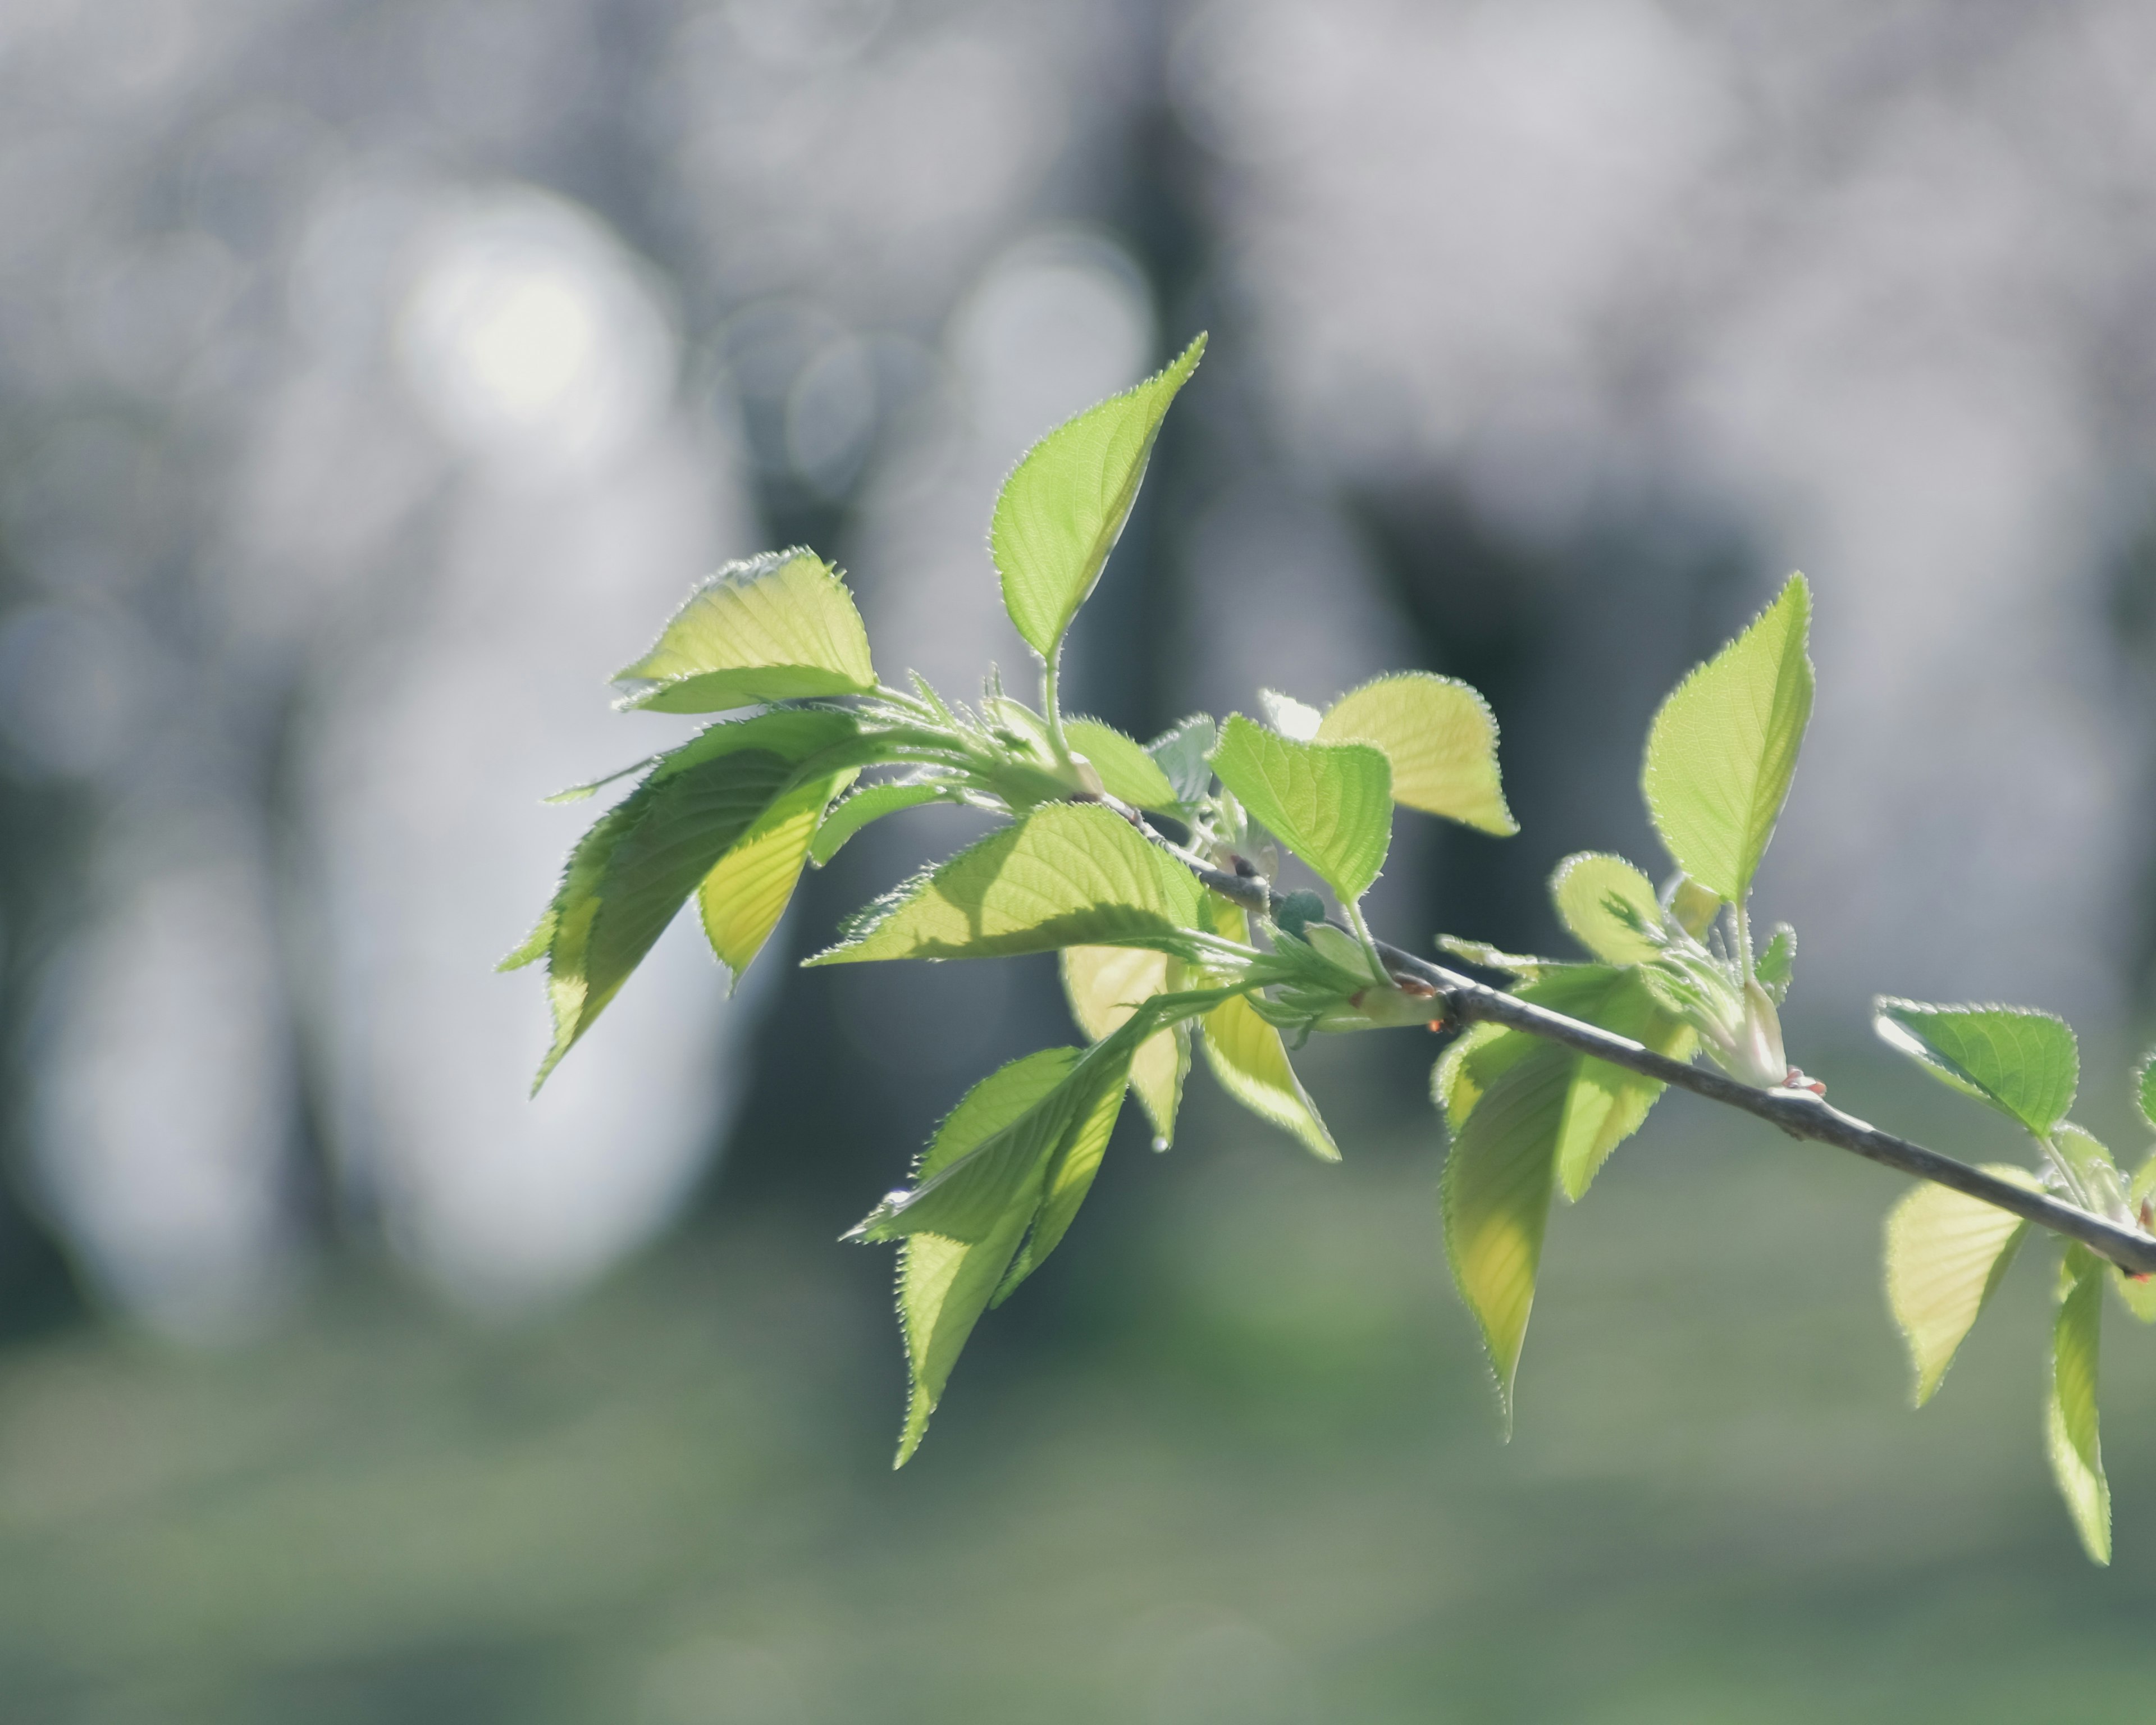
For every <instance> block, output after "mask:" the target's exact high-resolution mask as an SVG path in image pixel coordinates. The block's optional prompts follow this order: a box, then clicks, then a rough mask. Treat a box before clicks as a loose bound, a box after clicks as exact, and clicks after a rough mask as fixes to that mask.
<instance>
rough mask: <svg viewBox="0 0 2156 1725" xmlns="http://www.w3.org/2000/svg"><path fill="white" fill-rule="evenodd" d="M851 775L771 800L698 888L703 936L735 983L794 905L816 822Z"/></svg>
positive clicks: (819, 781)
mask: <svg viewBox="0 0 2156 1725" xmlns="http://www.w3.org/2000/svg"><path fill="white" fill-rule="evenodd" d="M853 777H854V772H853V769H848V770H847V771H846V772H844V773H837V774H834V776H833V777H831V778H816V779H811V780H810V781H809V782H808V783H806V784H803V785H798V786H796V787H795V788H793V789H792V790H790V791H788V792H787V793H785V794H784V795H783V796H781V797H779V798H777V799H775V800H774V801H773V803H772V804H771V806H770V807H769V808H767V809H765V810H764V811H763V813H762V814H760V815H758V816H757V819H756V822H755V824H754V825H752V826H751V827H750V828H749V829H748V830H747V832H746V833H744V834H742V836H741V838H740V839H739V840H738V841H737V842H736V844H735V845H734V846H733V848H732V849H731V850H728V851H727V852H726V855H724V856H722V857H721V858H720V859H719V860H718V861H717V862H716V864H714V865H712V868H711V873H709V874H708V875H705V876H704V878H703V880H702V882H701V884H700V885H699V886H697V888H696V903H697V906H698V908H699V909H700V910H701V911H702V912H703V918H704V935H705V937H706V939H707V940H709V941H710V942H711V951H712V952H715V953H716V954H717V955H718V959H719V962H720V963H721V964H723V965H725V966H726V968H727V970H728V971H730V972H731V973H732V976H733V980H734V982H735V983H737V984H738V983H740V981H741V978H742V973H743V972H744V971H746V970H747V968H748V967H749V963H750V961H751V960H752V959H753V958H754V957H756V955H757V953H758V952H762V950H763V943H764V942H766V941H767V940H768V939H770V938H771V931H772V930H773V929H774V928H776V927H778V919H779V918H780V917H781V916H784V915H785V914H786V907H787V906H788V904H789V903H791V902H792V901H793V889H794V886H795V885H796V884H797V883H798V881H799V880H800V879H801V870H803V868H804V867H805V866H806V865H807V864H808V846H809V842H810V840H811V839H813V838H814V834H815V832H816V827H817V823H818V822H819V821H820V820H822V819H823V818H824V809H826V808H828V807H829V804H830V801H831V798H834V797H835V796H836V795H838V793H839V792H840V791H841V790H843V789H844V788H845V786H846V785H847V784H848V783H850V781H851V780H852V778H853Z"/></svg>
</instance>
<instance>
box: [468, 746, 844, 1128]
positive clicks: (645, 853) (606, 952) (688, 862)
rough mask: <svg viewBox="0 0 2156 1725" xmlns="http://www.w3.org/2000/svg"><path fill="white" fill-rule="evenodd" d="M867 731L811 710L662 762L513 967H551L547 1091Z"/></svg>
mask: <svg viewBox="0 0 2156 1725" xmlns="http://www.w3.org/2000/svg"><path fill="white" fill-rule="evenodd" d="M857 730H858V726H857V724H856V721H855V719H854V717H853V716H852V715H850V714H849V713H844V712H836V711H814V710H802V709H790V710H786V711H778V712H772V713H765V714H763V715H761V716H758V717H757V718H753V719H744V720H742V721H737V722H736V723H731V724H721V725H714V726H711V727H710V728H708V729H707V730H706V731H705V732H702V733H701V735H700V736H698V737H696V738H694V739H693V740H692V741H690V742H688V743H685V744H684V745H683V746H682V747H680V748H679V749H676V750H675V751H673V752H671V753H670V754H668V755H666V756H664V757H661V758H660V761H659V762H658V764H657V765H655V766H654V767H653V768H652V769H651V771H650V773H649V774H647V775H646V777H645V778H644V781H643V783H640V784H639V785H638V786H637V788H635V789H634V791H632V792H631V793H629V796H628V797H626V798H624V799H623V800H622V802H620V803H618V804H617V805H616V806H615V807H614V808H613V809H609V810H608V812H607V813H606V814H604V815H603V816H601V817H600V819H599V820H598V823H597V824H595V825H594V826H593V828H592V829H591V830H590V831H589V832H588V833H587V834H585V835H584V837H583V839H581V840H580V841H579V842H578V844H577V848H576V850H574V851H572V853H571V855H570V859H569V866H568V868H567V871H566V872H565V873H564V875H563V876H562V885H561V886H560V888H559V890H558V891H557V892H556V893H555V896H554V901H553V902H552V905H550V906H548V907H547V912H546V914H545V916H542V917H541V919H540V921H539V925H538V927H536V928H535V929H534V930H533V931H532V932H531V938H530V939H528V940H527V941H526V942H525V943H524V945H523V946H522V947H520V948H519V949H518V950H517V951H516V952H513V953H511V955H510V957H508V958H507V959H505V960H504V961H503V968H516V966H517V965H520V964H526V963H531V962H532V960H534V959H535V958H536V957H539V956H540V955H541V954H542V953H543V954H544V955H545V957H546V958H547V994H548V998H549V1000H550V1002H551V1004H552V1008H553V1013H554V1043H553V1046H552V1048H551V1049H550V1050H548V1052H547V1057H546V1059H545V1060H544V1061H543V1062H542V1064H541V1065H540V1068H539V1075H538V1077H537V1078H536V1079H535V1080H534V1081H533V1088H534V1089H535V1090H536V1088H537V1087H538V1086H539V1085H540V1084H542V1083H543V1082H545V1081H546V1077H547V1074H548V1073H549V1072H551V1071H552V1070H553V1069H554V1067H555V1066H556V1065H557V1064H558V1063H559V1062H560V1060H561V1059H562V1055H565V1054H567V1052H568V1050H570V1048H571V1047H572V1046H573V1045H575V1043H576V1041H577V1039H578V1038H579V1037H581V1036H582V1035H583V1034H584V1032H585V1031H587V1030H588V1029H590V1028H591V1026H592V1024H593V1022H594V1020H596V1019H598V1015H599V1014H600V1013H601V1012H602V1011H603V1010H604V1009H605V1008H606V1005H607V1004H608V1002H609V1001H611V1000H612V999H613V997H614V995H615V994H616V993H618V992H619V989H620V988H621V985H622V984H623V983H624V982H626V981H627V980H628V979H629V975H630V973H632V972H633V971H634V969H635V968H636V967H637V965H638V964H639V963H641V962H642V960H643V958H644V954H645V953H646V952H649V951H650V950H651V947H652V945H653V943H654V942H655V941H657V939H658V938H659V937H660V934H661V933H662V932H664V931H665V927H666V925H667V924H668V923H669V922H672V921H673V920H674V916H675V913H676V912H677V911H680V908H681V906H682V904H683V903H684V901H686V900H687V898H688V896H689V895H690V893H691V892H694V891H696V890H697V888H698V886H700V884H701V882H702V881H703V880H704V877H705V876H706V875H707V874H709V873H710V872H711V870H712V869H713V868H714V867H715V866H716V865H717V864H718V862H719V860H721V858H722V857H723V856H725V855H726V852H727V851H728V850H731V848H732V847H733V846H734V845H736V844H737V843H738V842H739V841H740V840H741V839H743V838H744V837H746V836H747V834H749V833H750V831H751V830H752V829H753V828H755V827H756V825H757V822H758V821H759V820H760V819H762V817H763V816H764V815H765V814H766V813H767V811H768V810H769V809H770V808H771V806H772V804H773V803H774V802H775V801H776V800H778V798H779V797H780V796H781V795H782V794H783V793H788V792H789V791H791V790H792V789H793V788H795V786H796V785H797V783H799V782H800V774H801V773H802V772H803V768H804V763H807V762H814V761H822V760H825V759H828V758H829V757H831V756H832V755H833V754H834V753H835V752H839V751H840V750H841V749H842V747H843V746H844V744H846V743H847V742H849V741H850V739H852V738H854V737H855V735H856V733H857ZM824 782H825V783H827V784H828V783H829V779H828V778H826V779H825V781H824ZM797 871H798V870H797ZM781 908H782V909H783V904H782V906H781Z"/></svg>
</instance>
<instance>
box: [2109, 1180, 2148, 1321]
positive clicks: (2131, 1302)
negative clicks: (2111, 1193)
mask: <svg viewBox="0 0 2156 1725" xmlns="http://www.w3.org/2000/svg"><path fill="white" fill-rule="evenodd" d="M2126 1207H2127V1209H2128V1213H2129V1214H2131V1215H2133V1218H2134V1219H2135V1220H2136V1221H2137V1222H2138V1223H2139V1224H2140V1225H2141V1226H2142V1227H2143V1228H2144V1229H2145V1228H2147V1227H2148V1224H2149V1221H2150V1220H2151V1219H2152V1212H2153V1211H2156V1156H2151V1157H2150V1158H2148V1161H2146V1162H2144V1163H2142V1164H2141V1172H2140V1173H2138V1174H2136V1175H2135V1176H2134V1177H2133V1184H2132V1185H2131V1186H2129V1187H2128V1188H2127V1189H2126ZM2117 1286H2118V1293H2119V1297H2120V1298H2121V1299H2123V1300H2124V1301H2125V1302H2126V1309H2127V1310H2128V1312H2132V1313H2133V1315H2134V1316H2135V1317H2138V1318H2139V1319H2140V1320H2141V1322H2143V1323H2145V1324H2156V1276H2129V1275H2128V1273H2127V1272H2126V1271H2123V1270H2121V1271H2118V1282H2117Z"/></svg>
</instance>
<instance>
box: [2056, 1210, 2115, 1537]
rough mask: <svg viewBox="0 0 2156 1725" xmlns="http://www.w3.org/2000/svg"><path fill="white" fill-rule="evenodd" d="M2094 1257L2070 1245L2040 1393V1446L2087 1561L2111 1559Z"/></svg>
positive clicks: (2098, 1279) (2099, 1287) (2098, 1267)
mask: <svg viewBox="0 0 2156 1725" xmlns="http://www.w3.org/2000/svg"><path fill="white" fill-rule="evenodd" d="M2102 1270H2103V1266H2102V1260H2100V1259H2098V1258H2097V1256H2096V1255H2095V1254H2094V1253H2092V1252H2091V1251H2090V1250H2088V1249H2087V1247H2085V1246H2070V1247H2068V1248H2067V1250H2066V1266H2065V1271H2064V1273H2063V1275H2062V1276H2061V1299H2060V1301H2059V1312H2058V1317H2057V1320H2056V1322H2055V1323H2054V1324H2053V1326H2052V1328H2051V1376H2050V1380H2049V1383H2048V1384H2047V1386H2046V1389H2047V1393H2046V1395H2045V1398H2044V1448H2045V1451H2046V1454H2047V1455H2049V1456H2050V1458H2051V1476H2052V1478H2053V1479H2055V1480H2056V1481H2058V1486H2059V1495H2060V1496H2061V1497H2064V1498H2065V1499H2066V1510H2067V1512H2068V1513H2069V1514H2070V1515H2071V1516H2072V1517H2073V1522H2074V1531H2075V1532H2077V1533H2079V1534H2080V1535H2081V1537H2082V1548H2083V1549H2084V1550H2086V1551H2087V1553H2088V1554H2089V1558H2090V1560H2091V1561H2092V1562H2093V1563H2109V1562H2110V1561H2111V1487H2110V1486H2109V1484H2108V1483H2107V1482H2106V1481H2105V1479H2104V1476H2103V1452H2102V1448H2101V1447H2100V1445H2098V1443H2097V1343H2098V1338H2099V1333H2100V1331H2101V1328H2102V1322H2103V1275H2102Z"/></svg>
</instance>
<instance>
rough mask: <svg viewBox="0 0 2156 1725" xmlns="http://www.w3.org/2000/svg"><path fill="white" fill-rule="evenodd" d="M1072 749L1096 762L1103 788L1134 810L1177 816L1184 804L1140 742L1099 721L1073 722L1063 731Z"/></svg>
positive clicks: (1094, 764) (1082, 720)
mask: <svg viewBox="0 0 2156 1725" xmlns="http://www.w3.org/2000/svg"><path fill="white" fill-rule="evenodd" d="M1063 734H1064V736H1065V737H1067V738H1068V739H1069V740H1070V747H1072V748H1073V749H1075V751H1076V752H1078V753H1080V754H1081V755H1083V756H1084V757H1086V759H1087V760H1088V761H1090V762H1092V765H1093V770H1094V772H1096V773H1099V774H1100V775H1101V788H1102V789H1103V790H1105V791H1106V792H1107V793H1108V794H1109V795H1110V796H1111V797H1114V798H1116V799H1117V800H1118V801H1121V802H1124V803H1129V804H1130V805H1131V807H1132V808H1133V809H1167V810H1168V811H1170V812H1173V810H1174V809H1175V807H1176V805H1177V803H1178V801H1179V800H1180V799H1179V798H1178V797H1177V795H1176V790H1175V787H1174V786H1173V784H1171V783H1169V782H1168V775H1167V774H1166V773H1163V772H1162V771H1161V770H1160V766H1159V763H1158V762H1156V761H1155V760H1154V759H1153V757H1152V756H1151V755H1149V754H1147V752H1145V751H1144V750H1143V749H1142V748H1141V747H1139V746H1138V744H1137V741H1136V739H1134V738H1132V737H1126V736H1124V735H1123V733H1122V732H1120V731H1117V730H1116V729H1115V728H1114V727H1113V726H1108V725H1103V724H1102V723H1101V721H1099V720H1098V719H1072V720H1070V721H1069V722H1068V723H1067V724H1065V726H1064V727H1063Z"/></svg>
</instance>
